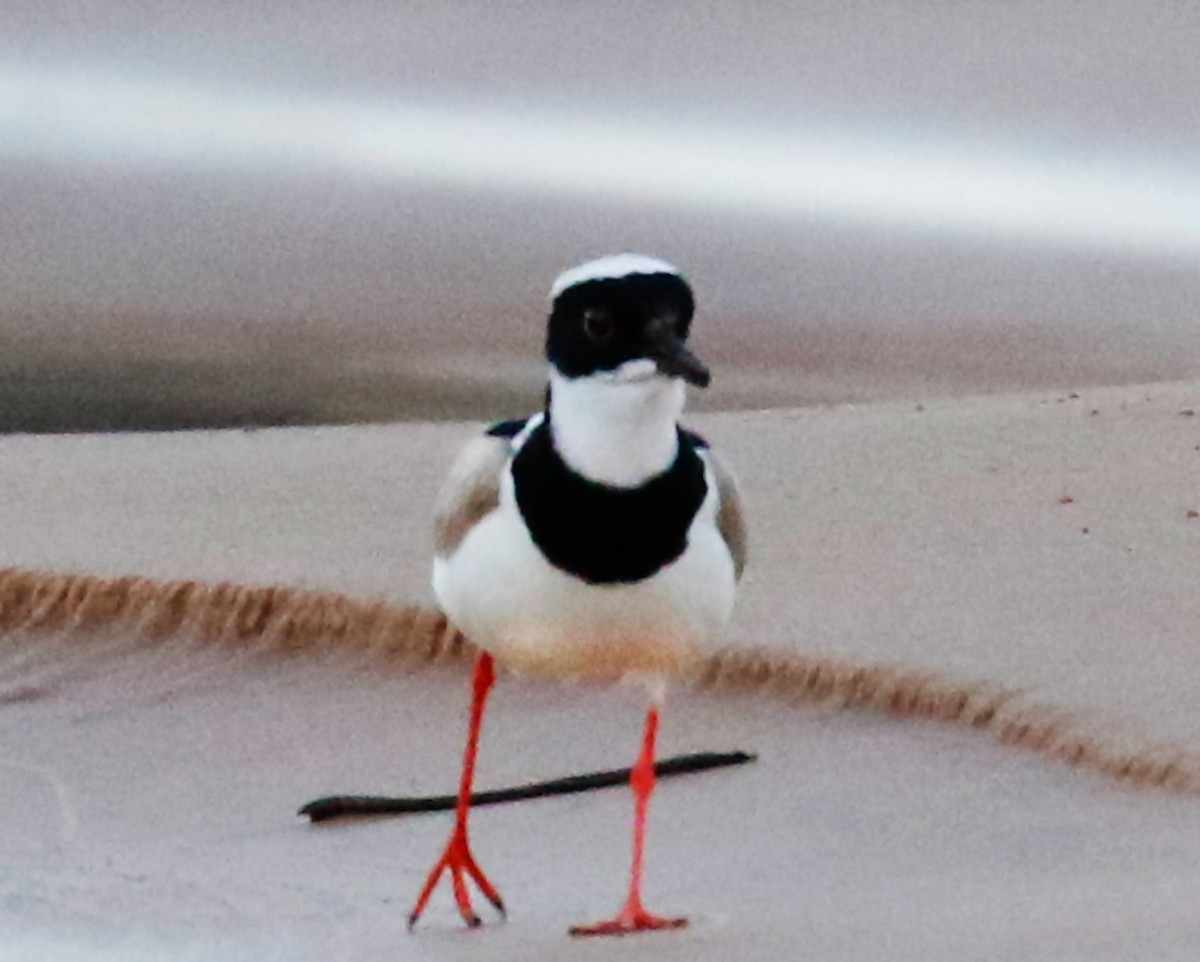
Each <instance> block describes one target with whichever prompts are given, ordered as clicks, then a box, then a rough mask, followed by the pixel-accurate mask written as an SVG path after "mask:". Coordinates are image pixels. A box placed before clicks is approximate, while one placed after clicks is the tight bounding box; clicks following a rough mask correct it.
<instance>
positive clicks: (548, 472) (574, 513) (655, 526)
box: [512, 420, 708, 584]
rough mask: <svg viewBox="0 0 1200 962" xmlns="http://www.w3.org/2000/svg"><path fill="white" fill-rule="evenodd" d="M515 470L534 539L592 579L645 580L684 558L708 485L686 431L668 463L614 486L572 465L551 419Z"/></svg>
mask: <svg viewBox="0 0 1200 962" xmlns="http://www.w3.org/2000/svg"><path fill="white" fill-rule="evenodd" d="M512 474H513V482H514V487H515V489H516V497H517V507H518V508H519V509H520V511H521V517H522V518H524V520H525V525H526V527H527V528H528V529H529V533H530V536H531V537H532V538H533V542H534V544H536V545H537V546H538V549H539V550H540V551H541V552H542V554H543V556H545V558H546V560H547V561H549V562H550V563H551V564H552V565H554V566H555V567H556V568H559V569H561V570H562V571H565V572H567V573H568V574H571V575H574V576H575V577H577V578H579V579H581V580H583V581H586V582H588V583H590V584H629V583H631V582H636V581H642V580H643V579H645V578H649V577H650V576H651V575H653V574H654V573H655V572H657V571H658V570H659V569H661V568H663V567H664V566H666V565H668V564H670V563H671V562H672V561H674V560H675V559H676V558H678V557H679V556H680V555H681V554H683V552H684V549H685V548H687V534H688V529H689V528H690V527H691V524H692V519H693V518H694V517H695V516H696V512H697V511H698V510H699V509H700V505H701V504H703V503H704V498H705V496H706V495H707V493H708V484H707V482H706V481H705V480H704V462H703V461H701V460H700V456H699V455H698V454H697V453H696V448H695V444H694V442H692V441H691V440H690V438H688V437H686V436H685V435H684V434H683V432H680V444H679V451H678V453H677V454H676V456H675V461H674V462H673V463H672V465H671V466H670V467H669V468H668V469H667V470H666V471H664V472H663V473H662V474H660V475H658V476H657V477H654V478H651V479H650V480H649V481H647V482H646V483H645V484H643V485H641V486H640V487H637V488H616V487H611V486H609V485H606V484H598V483H596V482H595V481H590V480H588V479H587V478H585V477H582V476H581V475H579V474H577V473H576V472H574V471H572V470H571V469H570V468H569V467H567V465H566V464H565V463H564V462H563V460H562V457H561V456H560V455H559V453H558V451H557V450H555V448H554V443H553V440H552V436H551V433H550V424H549V421H548V420H547V421H544V422H543V423H542V424H540V425H538V427H537V428H536V429H535V430H534V431H533V433H532V434H530V436H529V440H527V441H526V442H525V444H524V446H523V447H522V448H521V450H520V451H519V452H518V453H517V456H516V457H515V458H514V459H513V464H512Z"/></svg>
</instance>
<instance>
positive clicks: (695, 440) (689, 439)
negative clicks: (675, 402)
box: [679, 428, 708, 451]
mask: <svg viewBox="0 0 1200 962" xmlns="http://www.w3.org/2000/svg"><path fill="white" fill-rule="evenodd" d="M679 439H680V440H681V441H685V442H686V443H688V444H690V445H691V446H692V447H693V448H696V449H697V450H699V451H703V450H704V449H705V448H707V447H708V442H707V441H705V440H704V438H702V437H700V435H698V434H697V433H696V432H695V431H689V430H688V429H687V428H680V429H679Z"/></svg>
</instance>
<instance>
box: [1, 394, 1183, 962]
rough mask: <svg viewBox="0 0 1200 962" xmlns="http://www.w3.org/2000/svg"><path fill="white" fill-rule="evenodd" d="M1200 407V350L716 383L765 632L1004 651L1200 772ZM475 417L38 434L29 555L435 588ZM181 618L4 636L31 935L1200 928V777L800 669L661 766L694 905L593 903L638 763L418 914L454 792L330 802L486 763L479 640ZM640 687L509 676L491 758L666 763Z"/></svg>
mask: <svg viewBox="0 0 1200 962" xmlns="http://www.w3.org/2000/svg"><path fill="white" fill-rule="evenodd" d="M1197 409H1200V383H1197V382H1176V383H1164V384H1152V385H1144V386H1120V387H1108V388H1094V389H1080V390H1078V391H1076V390H1073V389H1071V387H1070V386H1068V387H1066V388H1064V390H1062V391H1051V392H1039V393H1024V394H1014V395H1001V396H992V397H977V398H963V399H940V400H929V401H926V402H923V403H914V402H909V401H904V402H892V403H880V404H871V405H864V406H858V407H834V408H825V409H812V410H774V411H755V412H738V413H725V414H703V415H697V416H695V417H694V418H692V419H690V420H691V423H692V424H693V425H694V426H695V427H697V428H698V429H699V430H701V431H702V432H704V433H705V434H706V435H707V436H709V437H710V439H711V440H712V441H713V442H714V443H716V444H718V445H719V446H720V447H721V449H722V450H723V451H724V452H725V453H726V454H727V456H728V460H729V461H730V462H731V463H732V464H733V465H734V466H735V467H736V468H737V471H738V473H739V476H740V478H741V480H742V483H743V486H744V489H745V495H746V500H747V504H748V508H749V513H750V520H751V535H752V553H751V565H750V567H749V569H748V573H747V578H746V581H745V582H744V588H743V590H742V592H741V595H740V597H739V603H738V605H739V606H738V611H737V613H736V615H735V619H734V624H733V625H732V627H731V629H730V631H729V634H728V637H727V639H726V641H727V642H728V644H729V645H731V646H733V647H734V648H735V649H738V650H741V649H746V648H748V647H751V646H767V647H768V648H770V649H771V650H773V651H776V652H780V653H784V654H787V655H789V656H796V657H807V658H816V659H829V660H830V663H837V664H840V665H845V666H858V667H861V668H871V667H878V666H898V667H899V668H900V669H904V670H906V671H911V672H913V673H917V674H921V673H929V674H933V675H936V676H937V677H938V678H940V679H947V680H949V682H953V683H955V684H963V685H970V684H972V683H986V686H988V687H989V688H990V689H1003V690H1006V691H1008V690H1011V691H1013V692H1017V693H1018V694H1017V695H1015V696H1014V700H1013V701H1011V702H1006V704H1009V705H1011V707H1012V711H1013V712H1014V716H1013V717H1015V718H1018V720H1019V718H1020V717H1021V712H1027V713H1032V714H1031V715H1028V717H1033V718H1035V719H1036V718H1045V717H1047V716H1046V714H1045V713H1046V712H1050V713H1051V714H1053V716H1054V718H1055V719H1056V721H1055V723H1054V724H1055V725H1059V726H1067V727H1068V728H1070V729H1071V731H1073V732H1075V733H1076V735H1077V737H1078V738H1082V739H1085V740H1087V741H1088V743H1089V744H1091V745H1093V746H1097V747H1098V750H1103V751H1105V752H1108V753H1109V757H1115V758H1118V759H1119V758H1125V759H1126V760H1128V759H1131V758H1141V759H1150V760H1157V763H1158V764H1159V765H1160V767H1161V765H1163V764H1166V763H1165V762H1163V759H1172V760H1173V762H1172V763H1173V764H1175V765H1176V770H1177V771H1178V772H1182V771H1185V770H1190V769H1188V766H1189V765H1191V764H1192V762H1191V758H1192V756H1193V754H1195V753H1200V687H1198V683H1197V681H1196V679H1197V677H1198V676H1197V672H1196V666H1197V657H1198V655H1197V647H1196V625H1197V615H1198V613H1200V612H1198V604H1200V603H1198V602H1197V600H1196V599H1197V596H1196V592H1195V572H1196V570H1197V560H1198V558H1200V519H1198V518H1196V517H1195V516H1194V514H1193V512H1195V511H1197V510H1200V491H1198V489H1197V487H1196V484H1195V478H1196V476H1197V465H1200V420H1197V418H1198V417H1200V415H1196V414H1195V413H1194V412H1196V411H1197ZM474 430H477V425H468V424H420V423H409V424H392V425H379V426H369V427H337V428H332V427H330V428H288V429H275V430H265V431H253V432H243V431H223V432H197V433H179V434H164V435H124V436H99V435H97V436H78V437H35V436H14V437H5V438H0V530H2V531H3V532H4V536H3V539H2V541H0V568H10V569H21V570H24V571H42V572H62V573H66V572H70V573H89V574H92V575H96V576H99V577H107V578H113V577H117V576H123V575H131V574H137V575H142V576H145V577H148V578H154V579H180V578H184V579H199V580H201V581H204V582H210V583H211V582H221V581H230V582H235V583H239V584H244V585H257V586H265V585H272V584H277V585H285V586H291V587H294V588H297V589H308V590H320V591H323V592H338V593H342V594H344V595H346V596H348V597H349V598H351V599H354V600H356V601H360V602H375V601H382V602H387V603H389V604H392V605H403V604H409V603H413V604H419V605H428V604H430V603H431V596H430V592H429V590H428V587H427V567H428V556H429V551H430V547H429V546H430V535H429V532H428V511H429V507H428V506H429V504H430V502H431V501H432V498H433V493H434V490H435V488H436V484H437V481H438V479H439V478H440V476H441V474H442V472H443V471H444V470H445V468H446V465H447V463H448V461H449V459H450V457H451V456H452V453H453V451H454V449H455V448H456V446H457V445H458V444H459V443H460V442H461V441H462V440H463V439H464V438H465V437H467V436H469V435H470V433H471V432H472V431H474ZM7 603H8V605H9V611H8V615H9V617H10V622H9V624H10V625H11V624H12V620H11V619H12V618H14V617H15V616H14V615H13V614H12V612H13V611H15V610H16V607H15V602H14V601H13V598H12V597H8V599H7ZM51 622H52V619H51ZM0 623H4V622H3V619H0ZM144 627H145V626H144V625H143V626H141V627H139V625H138V624H136V623H122V622H121V621H120V619H117V620H116V622H114V623H112V624H110V625H108V626H107V627H105V628H103V629H102V630H99V631H96V630H92V631H86V630H83V629H79V628H75V629H73V628H71V627H69V626H67V625H63V624H58V625H54V624H53V623H51V624H50V626H49V627H47V626H43V627H41V628H39V627H37V626H36V625H35V624H33V623H31V622H30V620H29V619H28V618H25V621H24V623H23V624H22V626H21V627H20V628H19V629H16V630H13V629H12V628H11V627H10V628H8V629H6V630H5V631H4V632H3V633H0V699H2V702H0V729H2V730H3V733H4V737H3V745H4V749H3V752H2V753H0V768H2V769H3V780H2V781H0V812H3V814H4V822H5V826H6V831H5V832H4V833H3V836H2V837H0V852H2V853H3V858H2V863H3V864H2V867H0V932H2V933H3V938H4V943H3V948H0V957H3V958H6V959H7V958H13V959H35V958H39V959H40V958H55V959H58V958H63V959H73V958H80V959H89V960H90V959H97V958H114V959H115V958H123V959H125V958H134V959H137V958H146V959H152V958H167V957H169V958H179V959H205V960H207V959H251V958H253V959H307V958H322V959H394V958H431V959H432V958H448V957H454V958H475V959H481V960H490V959H501V958H515V957H520V958H526V959H550V958H554V959H561V958H567V957H569V958H576V957H579V958H583V957H588V958H591V957H594V956H596V955H597V954H598V953H603V954H604V955H605V956H606V957H613V958H629V959H640V958H650V957H654V958H680V959H684V958H687V959H713V960H717V959H729V958H762V959H791V958H797V957H805V958H814V959H818V958H819V959H823V960H834V959H847V960H849V959H862V958H888V959H922V960H938V959H946V960H950V959H964V958H967V959H985V958H986V959H991V958H996V959H1000V958H1013V957H1014V956H1017V955H1018V954H1019V955H1021V956H1023V957H1025V958H1030V959H1046V960H1051V959H1053V960H1064V959H1085V958H1086V959H1095V958H1104V959H1120V960H1126V959H1128V960H1134V959H1146V958H1155V959H1180V960H1183V959H1190V958H1192V957H1193V956H1194V947H1195V945H1196V944H1198V942H1197V940H1198V939H1200V921H1198V919H1200V915H1198V914H1197V912H1196V905H1197V904H1198V899H1200V874H1197V872H1196V869H1195V866H1196V864H1197V859H1198V858H1200V842H1198V841H1197V838H1198V837H1200V836H1197V833H1196V832H1195V823H1196V819H1197V817H1198V815H1200V799H1198V798H1197V797H1196V796H1195V795H1194V794H1190V793H1189V792H1188V791H1174V792H1172V791H1170V790H1168V789H1167V788H1163V787H1150V786H1141V787H1139V786H1137V785H1136V784H1133V782H1134V781H1136V778H1134V779H1132V780H1131V779H1130V778H1128V777H1126V778H1125V779H1124V780H1123V781H1122V780H1121V779H1120V778H1117V777H1113V775H1114V772H1113V771H1111V770H1110V771H1109V772H1108V774H1105V773H1104V772H1103V771H1097V770H1095V769H1094V768H1088V767H1087V765H1075V766H1072V765H1070V764H1067V763H1066V762H1065V761H1063V760H1062V759H1056V758H1053V757H1050V755H1051V754H1053V752H1050V753H1048V752H1047V751H1046V750H1045V746H1044V745H1043V746H1041V750H1039V746H1038V745H1037V744H1031V743H1030V737H1025V738H1024V739H1022V737H1021V735H1020V733H1019V732H1018V731H1016V730H1015V729H1014V728H1013V727H1012V726H1010V727H1009V728H1008V729H1006V728H1005V727H1004V725H1003V724H1001V723H1000V722H996V723H987V724H983V723H980V724H976V725H974V726H973V725H972V724H961V723H955V722H953V721H951V722H936V721H925V720H919V719H918V720H914V719H900V718H897V717H893V716H891V715H889V714H888V713H887V712H883V711H879V710H862V709H854V708H844V707H843V708H841V709H839V705H838V704H837V703H830V702H829V701H825V702H824V703H814V701H815V702H820V699H814V698H812V697H807V696H802V695H797V694H796V692H794V691H793V692H791V693H790V694H789V693H788V692H787V691H783V690H775V689H773V688H772V686H771V685H770V684H766V685H762V686H759V688H758V689H757V690H755V691H750V692H741V693H737V692H731V691H728V690H718V691H695V690H689V689H688V688H687V686H682V685H681V686H680V687H679V689H678V691H677V692H676V693H675V694H673V696H672V697H671V698H670V699H669V701H668V705H667V710H666V714H665V717H664V722H663V730H662V749H663V751H664V752H665V753H675V752H684V751H694V750H702V749H714V750H724V749H745V750H749V751H754V752H757V753H758V754H759V761H758V762H757V763H756V764H754V765H751V766H748V767H745V768H741V769H735V770H730V771H726V772H720V773H712V774H707V775H697V776H691V777H689V778H686V779H681V780H679V781H677V782H671V783H664V785H663V787H662V789H661V791H660V793H659V795H658V797H657V798H656V800H655V804H654V808H653V810H652V814H651V834H650V842H649V846H650V851H649V865H648V869H649V877H648V898H649V899H650V900H651V901H652V903H653V905H654V906H655V907H657V908H658V909H659V910H661V911H667V912H687V913H690V914H691V916H692V919H693V925H692V927H691V928H690V929H689V930H688V931H686V932H683V933H675V934H658V935H653V936H645V937H641V938H634V939H627V940H622V941H620V942H616V943H608V944H605V945H602V946H597V945H594V944H579V943H575V942H572V941H571V940H570V939H568V938H567V936H566V929H567V926H568V925H570V924H571V923H573V922H577V921H580V920H583V919H587V918H590V917H593V916H597V915H601V914H603V913H606V912H609V911H611V910H612V909H613V908H615V906H616V903H617V900H618V899H619V896H620V892H621V885H622V881H623V878H624V873H625V870H626V863H627V851H626V849H627V836H626V833H627V818H628V810H629V799H628V797H627V794H626V793H625V792H623V791H621V790H609V791H606V792H601V793H597V794H593V795H584V796H577V797H573V798H567V799H557V800H553V799H552V800H546V801H539V802H531V803H522V804H519V805H515V806H505V807H499V808H495V809H488V810H483V811H481V812H480V813H479V815H478V816H477V819H476V822H475V825H476V828H475V832H476V837H477V841H476V845H477V853H478V855H479V857H480V859H481V861H482V862H483V864H484V865H485V867H486V868H487V870H488V871H489V873H490V874H491V875H492V876H493V878H494V879H495V880H496V882H497V884H498V885H499V886H500V888H501V891H502V892H503V894H504V896H505V898H506V901H507V902H508V904H509V906H510V919H509V921H508V922H507V924H504V925H501V926H489V927H488V928H486V929H484V930H483V931H478V932H469V933H468V932H462V931H460V927H459V923H458V920H457V917H456V915H455V913H454V911H453V908H452V904H451V900H450V899H449V896H448V895H447V894H446V893H441V894H440V895H439V897H437V898H435V902H434V904H433V906H432V907H431V910H430V913H429V917H428V920H427V921H426V922H425V923H424V924H423V926H422V927H421V928H420V929H419V930H418V932H417V933H416V934H414V935H409V934H407V933H406V932H405V930H404V916H405V914H406V912H407V910H408V908H409V907H410V906H409V903H410V901H411V900H412V898H413V897H414V895H415V892H416V889H417V887H418V886H419V883H420V880H421V879H422V877H423V874H424V872H425V870H426V869H427V868H428V864H429V863H430V860H431V859H432V858H433V857H434V855H435V854H436V851H437V849H438V847H439V846H440V844H441V841H442V838H443V835H444V833H445V831H446V830H447V826H448V818H447V817H446V816H440V815H435V816H420V817H409V818H404V819H393V820H381V819H377V820H367V821H363V822H359V823H356V824H346V825H337V824H333V825H330V826H328V827H314V826H310V825H308V824H307V823H306V822H305V821H304V820H302V819H300V818H298V817H297V816H296V814H295V811H296V809H297V807H298V806H299V805H300V804H301V803H303V802H304V801H306V800H307V799H309V798H312V797H314V796H316V795H320V794H328V793H335V792H364V793H371V792H373V793H393V794H436V793H442V792H448V791H451V790H452V789H453V785H454V780H455V778H456V773H457V761H458V755H459V752H460V743H461V738H462V735H463V729H464V725H465V709H466V698H467V674H466V671H465V668H466V665H467V661H466V660H465V659H464V658H461V657H459V658H454V657H449V656H447V657H446V658H443V659H441V660H440V661H439V662H438V663H436V664H433V665H425V664H424V663H422V662H420V661H419V660H418V661H414V660H413V659H411V658H404V657H399V656H395V657H393V656H387V655H381V654H380V653H379V652H378V651H369V650H364V649H362V648H361V647H359V648H356V647H355V646H353V645H347V644H343V643H340V642H339V641H338V640H337V638H336V637H334V635H335V634H336V633H335V632H330V633H329V634H330V637H328V638H325V639H324V640H320V641H319V643H315V644H312V645H308V646H293V650H291V651H290V652H288V651H280V650H279V648H280V646H278V645H275V646H270V645H265V644H264V645H261V646H256V645H255V644H254V643H246V644H240V645H230V644H225V643H221V642H219V641H214V640H212V639H206V638H205V637H204V633H203V632H202V631H199V630H194V631H189V630H187V628H186V626H184V627H183V628H181V630H180V631H178V632H176V633H175V634H173V635H172V636H171V637H168V638H165V639H163V640H159V641H154V640H152V639H147V638H146V637H145V632H144V630H143V629H144ZM193 627H194V626H193ZM810 694H811V692H810ZM641 709H642V705H641V703H640V697H639V696H638V695H637V694H636V693H635V692H633V691H631V690H625V689H622V688H619V687H618V688H615V689H584V688H576V687H568V686H554V685H537V684H532V683H528V682H522V681H520V680H515V679H507V678H506V679H503V680H502V682H501V684H500V685H499V686H498V688H497V692H496V696H495V703H494V707H493V710H492V712H491V715H490V717H489V719H488V724H487V727H486V729H485V735H484V745H483V754H482V757H481V763H480V773H479V784H480V787H481V788H487V787H499V786H502V785H507V784H512V783H517V782H522V781H528V780H531V779H534V778H540V777H551V776H555V775H561V774H566V773H569V772H576V771H583V770H588V769H593V768H603V767H616V766H621V765H625V764H629V763H630V762H631V761H632V756H633V754H634V752H635V749H636V740H637V737H638V726H639V724H640V715H641ZM1006 710H1007V709H1006ZM1038 712H1042V714H1040V715H1039V714H1038ZM1061 713H1066V714H1061ZM959 721H960V722H962V721H963V719H962V718H960V719H959ZM977 721H978V719H977ZM1017 727H1018V728H1019V725H1018V726H1017ZM1035 727H1036V726H1035ZM1056 730H1057V729H1056ZM1006 733H1007V734H1006ZM1027 734H1028V733H1027ZM1034 734H1035V735H1036V732H1035V733H1034ZM1006 739H1007V740H1008V741H1013V742H1016V744H1009V745H1006V744H1004V741H1005V740H1006ZM1032 741H1033V742H1036V741H1037V738H1036V737H1034V738H1033V739H1032ZM1173 749H1179V751H1180V754H1179V755H1178V756H1176V755H1173V754H1172V751H1173ZM1122 753H1124V754H1122ZM1147 764H1149V763H1148V762H1147ZM1118 767H1119V766H1118ZM1111 768H1112V766H1110V769H1111ZM1130 770H1131V766H1128V765H1127V766H1126V770H1125V772H1124V774H1125V775H1126V776H1128V775H1129V774H1130ZM1116 774H1121V773H1120V772H1116ZM1135 774H1136V773H1135ZM1166 781H1167V782H1171V779H1166ZM1186 781H1187V780H1186V779H1183V778H1181V779H1176V780H1175V782H1176V783H1177V784H1176V787H1179V785H1180V784H1183V783H1184V782H1186Z"/></svg>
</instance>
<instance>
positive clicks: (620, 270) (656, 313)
mask: <svg viewBox="0 0 1200 962" xmlns="http://www.w3.org/2000/svg"><path fill="white" fill-rule="evenodd" d="M550 299H551V302H552V306H551V310H550V320H549V323H548V324H547V330H546V356H547V358H548V359H549V361H550V363H551V364H552V365H553V366H554V369H555V370H556V371H557V372H558V374H559V375H560V376H561V377H563V378H566V379H569V380H575V379H580V378H586V379H588V380H590V381H593V382H596V383H599V384H610V385H613V386H620V385H631V384H647V385H650V384H653V383H655V382H657V383H658V384H660V385H666V384H668V383H670V382H671V381H672V380H674V379H677V378H682V379H683V380H684V381H686V382H688V383H689V384H694V385H696V386H697V387H707V386H708V384H709V381H710V380H711V376H710V375H709V372H708V368H707V367H705V366H704V364H703V363H702V362H701V361H700V359H699V358H697V357H696V355H694V354H693V353H692V352H691V350H689V349H688V346H687V336H688V329H689V328H690V326H691V322H692V314H693V312H694V311H695V303H694V301H693V300H692V289H691V288H690V287H689V286H688V282H687V281H686V280H684V279H683V276H682V275H681V274H680V273H679V271H678V270H676V268H674V267H673V266H671V265H670V264H668V263H667V262H666V261H661V260H658V259H657V258H653V257H647V256H645V255H642V254H614V255H611V256H609V257H602V258H600V259H599V260H594V261H589V262H588V263H586V264H580V265H579V266H578V267H573V268H571V269H570V270H568V271H565V272H564V273H563V274H561V275H559V277H558V279H557V280H556V281H555V282H554V286H553V287H551V289H550Z"/></svg>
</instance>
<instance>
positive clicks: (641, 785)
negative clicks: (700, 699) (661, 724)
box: [571, 706, 687, 936]
mask: <svg viewBox="0 0 1200 962" xmlns="http://www.w3.org/2000/svg"><path fill="white" fill-rule="evenodd" d="M657 738H658V707H657V706H652V707H651V708H650V711H649V712H648V713H647V715H646V733H645V735H644V736H643V738H642V753H641V754H640V755H639V756H638V760H637V764H636V765H635V766H634V768H633V775H632V777H631V778H630V780H629V784H630V786H631V787H632V788H633V798H634V809H633V868H632V870H631V872H630V878H629V897H628V898H627V899H626V900H625V907H624V908H623V909H621V911H620V913H618V915H617V917H616V918H614V919H610V920H609V921H607V922H597V923H595V924H593V925H573V926H572V927H571V934H572V935H577V936H585V935H629V934H630V933H632V932H648V931H652V930H654V929H678V928H682V927H683V926H685V925H687V919H668V918H662V917H661V916H657V915H651V914H650V913H649V912H647V911H646V908H645V906H643V905H642V857H643V855H644V853H645V846H646V809H647V807H648V806H649V804H650V795H651V793H652V792H653V791H654V782H655V778H654V743H655V741H656V740H657Z"/></svg>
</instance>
